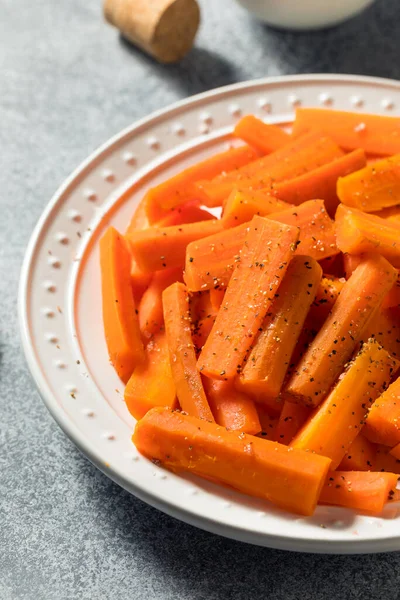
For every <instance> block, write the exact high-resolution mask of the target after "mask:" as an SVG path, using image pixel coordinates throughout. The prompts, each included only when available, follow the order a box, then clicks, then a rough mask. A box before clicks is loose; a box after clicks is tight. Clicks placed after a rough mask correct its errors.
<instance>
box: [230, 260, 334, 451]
mask: <svg viewBox="0 0 400 600" xmlns="http://www.w3.org/2000/svg"><path fill="white" fill-rule="evenodd" d="M321 275H322V270H321V267H320V266H319V264H318V263H317V261H315V260H313V259H312V258H310V257H309V256H300V255H299V256H294V257H293V259H292V261H291V263H290V265H289V266H288V269H287V271H286V274H285V276H284V278H283V281H282V283H281V285H280V286H279V288H278V291H277V293H276V295H275V296H276V297H275V298H274V300H273V302H272V304H271V306H270V308H269V310H268V313H267V315H266V317H265V319H264V321H263V323H262V326H261V327H260V333H259V334H258V337H257V339H256V341H255V343H254V345H253V346H252V348H251V350H250V353H249V356H248V359H247V360H246V364H245V366H244V368H243V371H242V373H241V374H240V376H239V382H240V388H241V389H242V390H243V391H246V392H247V393H249V394H252V395H256V396H257V397H258V399H259V401H260V402H262V399H263V397H265V396H266V397H270V398H275V397H276V396H278V395H279V392H280V390H281V387H282V383H283V380H284V378H285V374H286V371H287V369H288V367H289V363H290V357H291V356H292V353H293V350H294V348H295V346H296V343H297V340H298V338H299V335H300V332H301V330H302V327H303V324H304V321H305V319H306V316H307V313H308V310H309V308H310V306H311V304H312V302H313V300H314V297H315V294H316V291H317V287H318V284H319V282H320V281H321ZM278 441H279V440H278Z"/></svg>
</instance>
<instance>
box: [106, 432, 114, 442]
mask: <svg viewBox="0 0 400 600" xmlns="http://www.w3.org/2000/svg"><path fill="white" fill-rule="evenodd" d="M104 437H105V438H106V440H109V441H110V442H112V441H113V440H115V434H114V433H110V432H108V433H105V434H104Z"/></svg>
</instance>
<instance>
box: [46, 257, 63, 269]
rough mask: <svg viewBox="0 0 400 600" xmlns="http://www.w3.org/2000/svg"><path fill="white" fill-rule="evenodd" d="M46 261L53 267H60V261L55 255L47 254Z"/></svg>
mask: <svg viewBox="0 0 400 600" xmlns="http://www.w3.org/2000/svg"><path fill="white" fill-rule="evenodd" d="M48 261H49V265H50V266H51V267H53V269H59V268H60V267H61V261H60V259H59V258H57V257H56V256H49V258H48Z"/></svg>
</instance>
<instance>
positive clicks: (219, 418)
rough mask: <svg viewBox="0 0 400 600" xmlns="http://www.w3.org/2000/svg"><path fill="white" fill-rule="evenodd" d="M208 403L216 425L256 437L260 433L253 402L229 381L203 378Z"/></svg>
mask: <svg viewBox="0 0 400 600" xmlns="http://www.w3.org/2000/svg"><path fill="white" fill-rule="evenodd" d="M203 385H204V389H205V390H206V394H207V398H208V402H209V405H210V408H211V411H212V413H213V415H214V419H215V421H216V423H218V425H222V426H223V427H226V429H231V430H232V431H244V432H245V433H250V434H251V435H256V434H257V433H259V432H260V431H261V425H260V420H259V418H258V414H257V409H256V406H255V404H254V401H253V400H252V399H251V398H249V397H248V396H246V395H245V394H242V393H240V392H239V391H238V390H237V389H235V387H234V385H233V384H232V382H230V381H219V380H217V379H208V378H207V377H204V378H203Z"/></svg>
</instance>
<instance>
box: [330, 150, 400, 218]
mask: <svg viewBox="0 0 400 600" xmlns="http://www.w3.org/2000/svg"><path fill="white" fill-rule="evenodd" d="M337 193H338V196H339V198H340V201H341V202H343V204H345V205H346V206H350V207H352V208H359V209H360V210H363V211H365V212H373V211H374V210H381V209H382V208H386V207H388V206H395V205H396V204H399V202H400V154H397V155H396V156H390V157H389V158H384V159H383V160H380V161H378V162H376V163H374V164H373V165H369V166H368V167H365V168H364V169H361V170H359V171H356V172H355V173H351V174H350V175H347V176H346V177H339V179H338V182H337Z"/></svg>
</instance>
